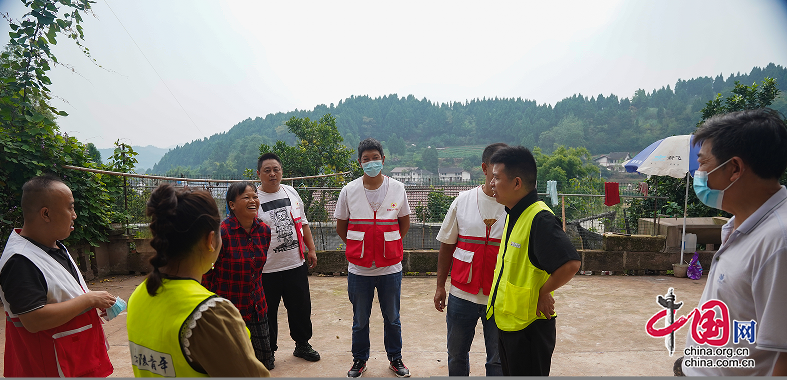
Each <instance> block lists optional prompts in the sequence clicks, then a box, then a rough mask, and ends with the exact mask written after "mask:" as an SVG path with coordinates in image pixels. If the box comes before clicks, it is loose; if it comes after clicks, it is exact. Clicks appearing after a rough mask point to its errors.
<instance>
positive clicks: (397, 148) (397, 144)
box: [388, 133, 407, 156]
mask: <svg viewBox="0 0 787 380" xmlns="http://www.w3.org/2000/svg"><path fill="white" fill-rule="evenodd" d="M406 150H407V146H406V145H405V142H404V139H403V138H401V137H399V136H397V135H396V133H394V134H392V135H391V138H389V139H388V151H390V152H391V153H392V154H396V155H400V156H402V155H404V153H405V151H406Z"/></svg>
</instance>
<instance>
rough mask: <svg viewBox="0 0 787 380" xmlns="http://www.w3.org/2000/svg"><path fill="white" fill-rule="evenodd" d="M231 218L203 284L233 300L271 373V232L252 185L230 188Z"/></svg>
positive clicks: (229, 204) (255, 348)
mask: <svg viewBox="0 0 787 380" xmlns="http://www.w3.org/2000/svg"><path fill="white" fill-rule="evenodd" d="M226 199H227V208H228V209H229V211H230V215H229V216H228V217H227V218H226V219H224V221H223V222H221V240H222V241H223V242H224V244H223V245H222V246H221V253H219V257H218V259H217V260H216V265H215V266H214V268H213V269H211V270H210V271H209V272H208V273H206V274H205V276H204V277H203V278H202V285H204V286H205V287H206V288H207V289H209V290H210V291H213V292H216V294H218V295H220V296H222V297H225V298H227V299H229V300H230V301H232V303H233V304H235V306H236V307H237V308H238V310H240V314H241V315H242V316H243V320H244V321H245V322H246V327H248V328H249V332H250V333H251V344H252V346H253V347H254V354H255V355H257V359H259V360H260V361H261V362H262V364H265V367H266V368H268V369H269V370H272V369H273V367H274V364H273V360H274V359H273V352H272V351H271V344H270V331H269V330H268V316H267V313H268V304H267V302H265V292H264V291H263V288H262V276H261V274H262V267H263V266H264V265H265V261H266V260H267V255H268V246H269V245H270V241H271V229H270V227H268V225H266V224H265V223H263V222H262V221H261V220H260V219H258V218H257V209H258V208H259V207H260V200H259V197H258V196H257V191H256V188H255V186H254V185H253V184H252V183H250V182H236V183H233V184H232V185H230V187H229V188H228V189H227V198H226Z"/></svg>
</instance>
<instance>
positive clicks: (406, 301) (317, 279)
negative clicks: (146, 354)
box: [0, 275, 706, 377]
mask: <svg viewBox="0 0 787 380" xmlns="http://www.w3.org/2000/svg"><path fill="white" fill-rule="evenodd" d="M143 279H144V277H143V276H133V275H129V276H112V277H108V278H104V279H100V280H95V281H93V282H91V283H89V285H90V288H91V289H92V290H107V291H109V292H111V293H112V294H114V295H119V296H120V297H121V298H123V299H125V300H128V298H129V296H130V295H131V292H132V291H133V290H134V288H136V286H137V285H138V284H139V283H140V282H142V280H143ZM705 280H706V278H705V277H703V278H701V279H700V280H696V281H694V280H690V279H686V278H675V277H672V276H599V275H593V276H582V275H577V276H575V277H574V279H573V280H572V281H570V282H569V283H568V284H567V285H565V286H564V287H563V288H561V289H559V290H558V291H557V292H555V306H556V310H557V313H558V318H557V346H556V347H555V352H554V355H553V359H552V371H551V375H553V376H672V364H673V362H674V361H675V359H676V358H677V357H679V356H681V355H682V354H681V352H682V351H683V348H684V344H685V341H686V334H687V331H688V328H683V329H681V330H678V332H676V338H675V342H676V344H675V347H676V353H675V355H674V356H673V357H670V356H669V355H668V353H667V349H666V348H665V345H664V339H663V338H652V337H650V336H649V335H648V334H647V333H646V332H645V324H646V322H647V321H648V319H650V317H651V316H653V315H654V314H655V313H657V312H658V311H660V310H662V308H661V306H659V305H658V304H657V303H656V297H657V295H660V294H661V295H663V294H666V293H667V290H668V289H669V288H670V287H672V288H674V289H675V294H676V296H677V301H678V302H684V306H683V308H681V309H680V310H679V311H678V312H677V314H678V315H686V314H688V313H689V312H690V311H691V310H692V309H693V308H694V307H696V306H697V303H698V301H699V298H700V295H701V293H702V289H703V288H704V286H705ZM309 283H310V286H311V295H312V323H313V326H314V337H313V338H312V340H311V344H312V346H313V347H314V348H315V349H316V350H317V351H319V352H320V355H321V356H322V360H320V361H319V362H315V363H311V362H307V361H304V360H302V359H299V358H296V357H294V356H292V354H291V351H290V350H292V349H293V348H294V343H293V342H292V341H291V340H290V338H289V333H288V328H287V318H286V315H285V313H286V309H285V308H284V307H283V306H282V307H281V308H280V309H279V310H280V314H279V325H280V326H279V328H280V334H279V339H280V340H279V348H280V350H279V351H278V352H277V355H276V368H275V369H274V370H273V371H271V374H272V375H273V376H275V377H346V374H347V370H348V369H349V368H350V366H351V365H352V354H351V353H350V343H351V340H350V338H351V326H352V307H351V305H350V301H349V300H348V298H347V278H346V277H322V276H311V277H309ZM435 283H436V280H435V278H434V277H409V276H407V277H405V278H404V279H403V281H402V307H401V321H402V335H403V343H404V344H403V350H402V354H403V361H404V363H405V364H406V365H407V366H408V367H409V368H410V371H411V373H412V375H413V377H428V376H447V375H448V369H447V356H446V343H445V342H446V327H445V314H444V313H440V312H438V311H436V310H435V308H434V303H433V301H432V297H433V296H434V289H435ZM375 302H376V300H375ZM374 310H379V308H377V307H375V309H374ZM125 324H126V315H125V313H123V314H121V315H120V316H118V317H117V318H115V319H114V320H112V321H109V322H107V323H106V324H105V325H104V330H105V332H106V334H107V337H108V340H109V343H110V346H111V348H110V350H109V354H110V359H111V360H112V363H113V365H114V367H115V372H114V373H113V374H112V377H133V372H132V369H131V364H130V362H131V360H130V355H129V350H128V337H127V334H126V325H125ZM382 326H383V321H382V317H381V315H380V313H379V312H373V313H372V320H371V333H370V336H371V342H372V346H371V350H372V352H371V357H370V359H369V362H368V363H367V367H368V370H367V371H366V373H365V374H364V376H365V377H395V376H394V374H393V373H392V372H391V371H390V370H388V368H387V367H388V362H387V359H386V355H385V349H384V347H383V329H382ZM657 326H663V322H661V321H660V322H659V324H658V325H657ZM0 330H3V331H0V350H3V351H4V350H5V331H4V330H5V324H2V327H1V328H0ZM470 359H471V364H470V375H471V376H484V374H485V373H484V359H485V353H484V345H483V336H482V330H481V325H480V324H479V325H478V326H477V328H476V339H474V341H473V346H472V348H471V352H470ZM0 363H2V355H0ZM0 366H2V364H0Z"/></svg>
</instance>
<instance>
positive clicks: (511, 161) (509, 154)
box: [489, 145, 538, 190]
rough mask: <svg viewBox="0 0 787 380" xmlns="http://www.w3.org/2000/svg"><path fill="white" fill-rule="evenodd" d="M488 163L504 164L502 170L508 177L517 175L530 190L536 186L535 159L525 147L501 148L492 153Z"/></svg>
mask: <svg viewBox="0 0 787 380" xmlns="http://www.w3.org/2000/svg"><path fill="white" fill-rule="evenodd" d="M489 163H490V164H493V165H494V164H503V165H505V166H506V167H505V169H504V172H505V173H506V175H507V176H508V177H509V178H511V179H513V178H516V177H519V178H521V179H522V182H523V183H524V184H525V185H526V186H528V187H529V189H530V190H532V189H535V188H536V176H537V174H538V169H537V167H536V159H535V157H533V153H530V150H528V149H527V148H525V147H523V146H521V145H519V146H509V147H505V148H501V149H500V150H498V151H497V152H495V154H493V155H492V157H491V158H490V159H489Z"/></svg>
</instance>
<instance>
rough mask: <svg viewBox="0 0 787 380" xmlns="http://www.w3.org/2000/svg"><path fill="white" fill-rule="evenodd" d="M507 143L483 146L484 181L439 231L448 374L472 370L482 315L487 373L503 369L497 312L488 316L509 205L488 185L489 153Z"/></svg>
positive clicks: (462, 196) (439, 304)
mask: <svg viewBox="0 0 787 380" xmlns="http://www.w3.org/2000/svg"><path fill="white" fill-rule="evenodd" d="M506 146H508V145H506V144H504V143H496V144H492V145H489V146H487V147H486V148H485V149H484V152H483V154H482V155H481V161H482V162H481V170H482V171H483V172H484V176H486V180H485V181H484V184H483V185H481V186H478V187H476V188H474V189H472V190H468V191H463V192H461V193H459V196H457V197H456V199H454V201H453V203H451V207H450V208H449V209H448V213H447V214H446V215H445V219H443V225H442V227H440V232H438V233H437V240H438V241H440V252H439V254H438V259H437V290H436V291H435V295H434V307H435V308H436V309H437V310H438V311H441V312H442V311H443V309H447V310H446V315H445V323H446V327H447V333H448V337H447V346H448V376H470V345H471V344H472V343H473V337H474V336H475V327H476V324H477V323H478V319H479V318H480V319H481V324H482V325H483V328H484V344H485V346H486V376H502V375H503V370H502V367H501V366H500V354H499V352H498V350H497V325H495V320H494V318H491V319H489V320H487V319H486V318H484V316H485V315H486V304H487V301H488V298H489V290H490V289H491V288H492V277H493V275H494V272H495V263H496V262H497V252H498V251H499V248H500V238H501V237H502V236H503V226H504V225H505V223H506V210H505V206H503V205H502V204H500V203H497V201H496V200H495V198H494V197H493V196H492V195H493V193H492V188H491V186H490V185H489V182H490V181H491V180H492V167H491V165H490V164H489V158H490V157H492V154H494V153H495V152H497V151H498V150H499V149H501V148H504V147H506ZM449 270H450V271H451V291H450V295H449V296H448V305H446V292H445V282H446V279H447V278H448V271H449Z"/></svg>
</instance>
